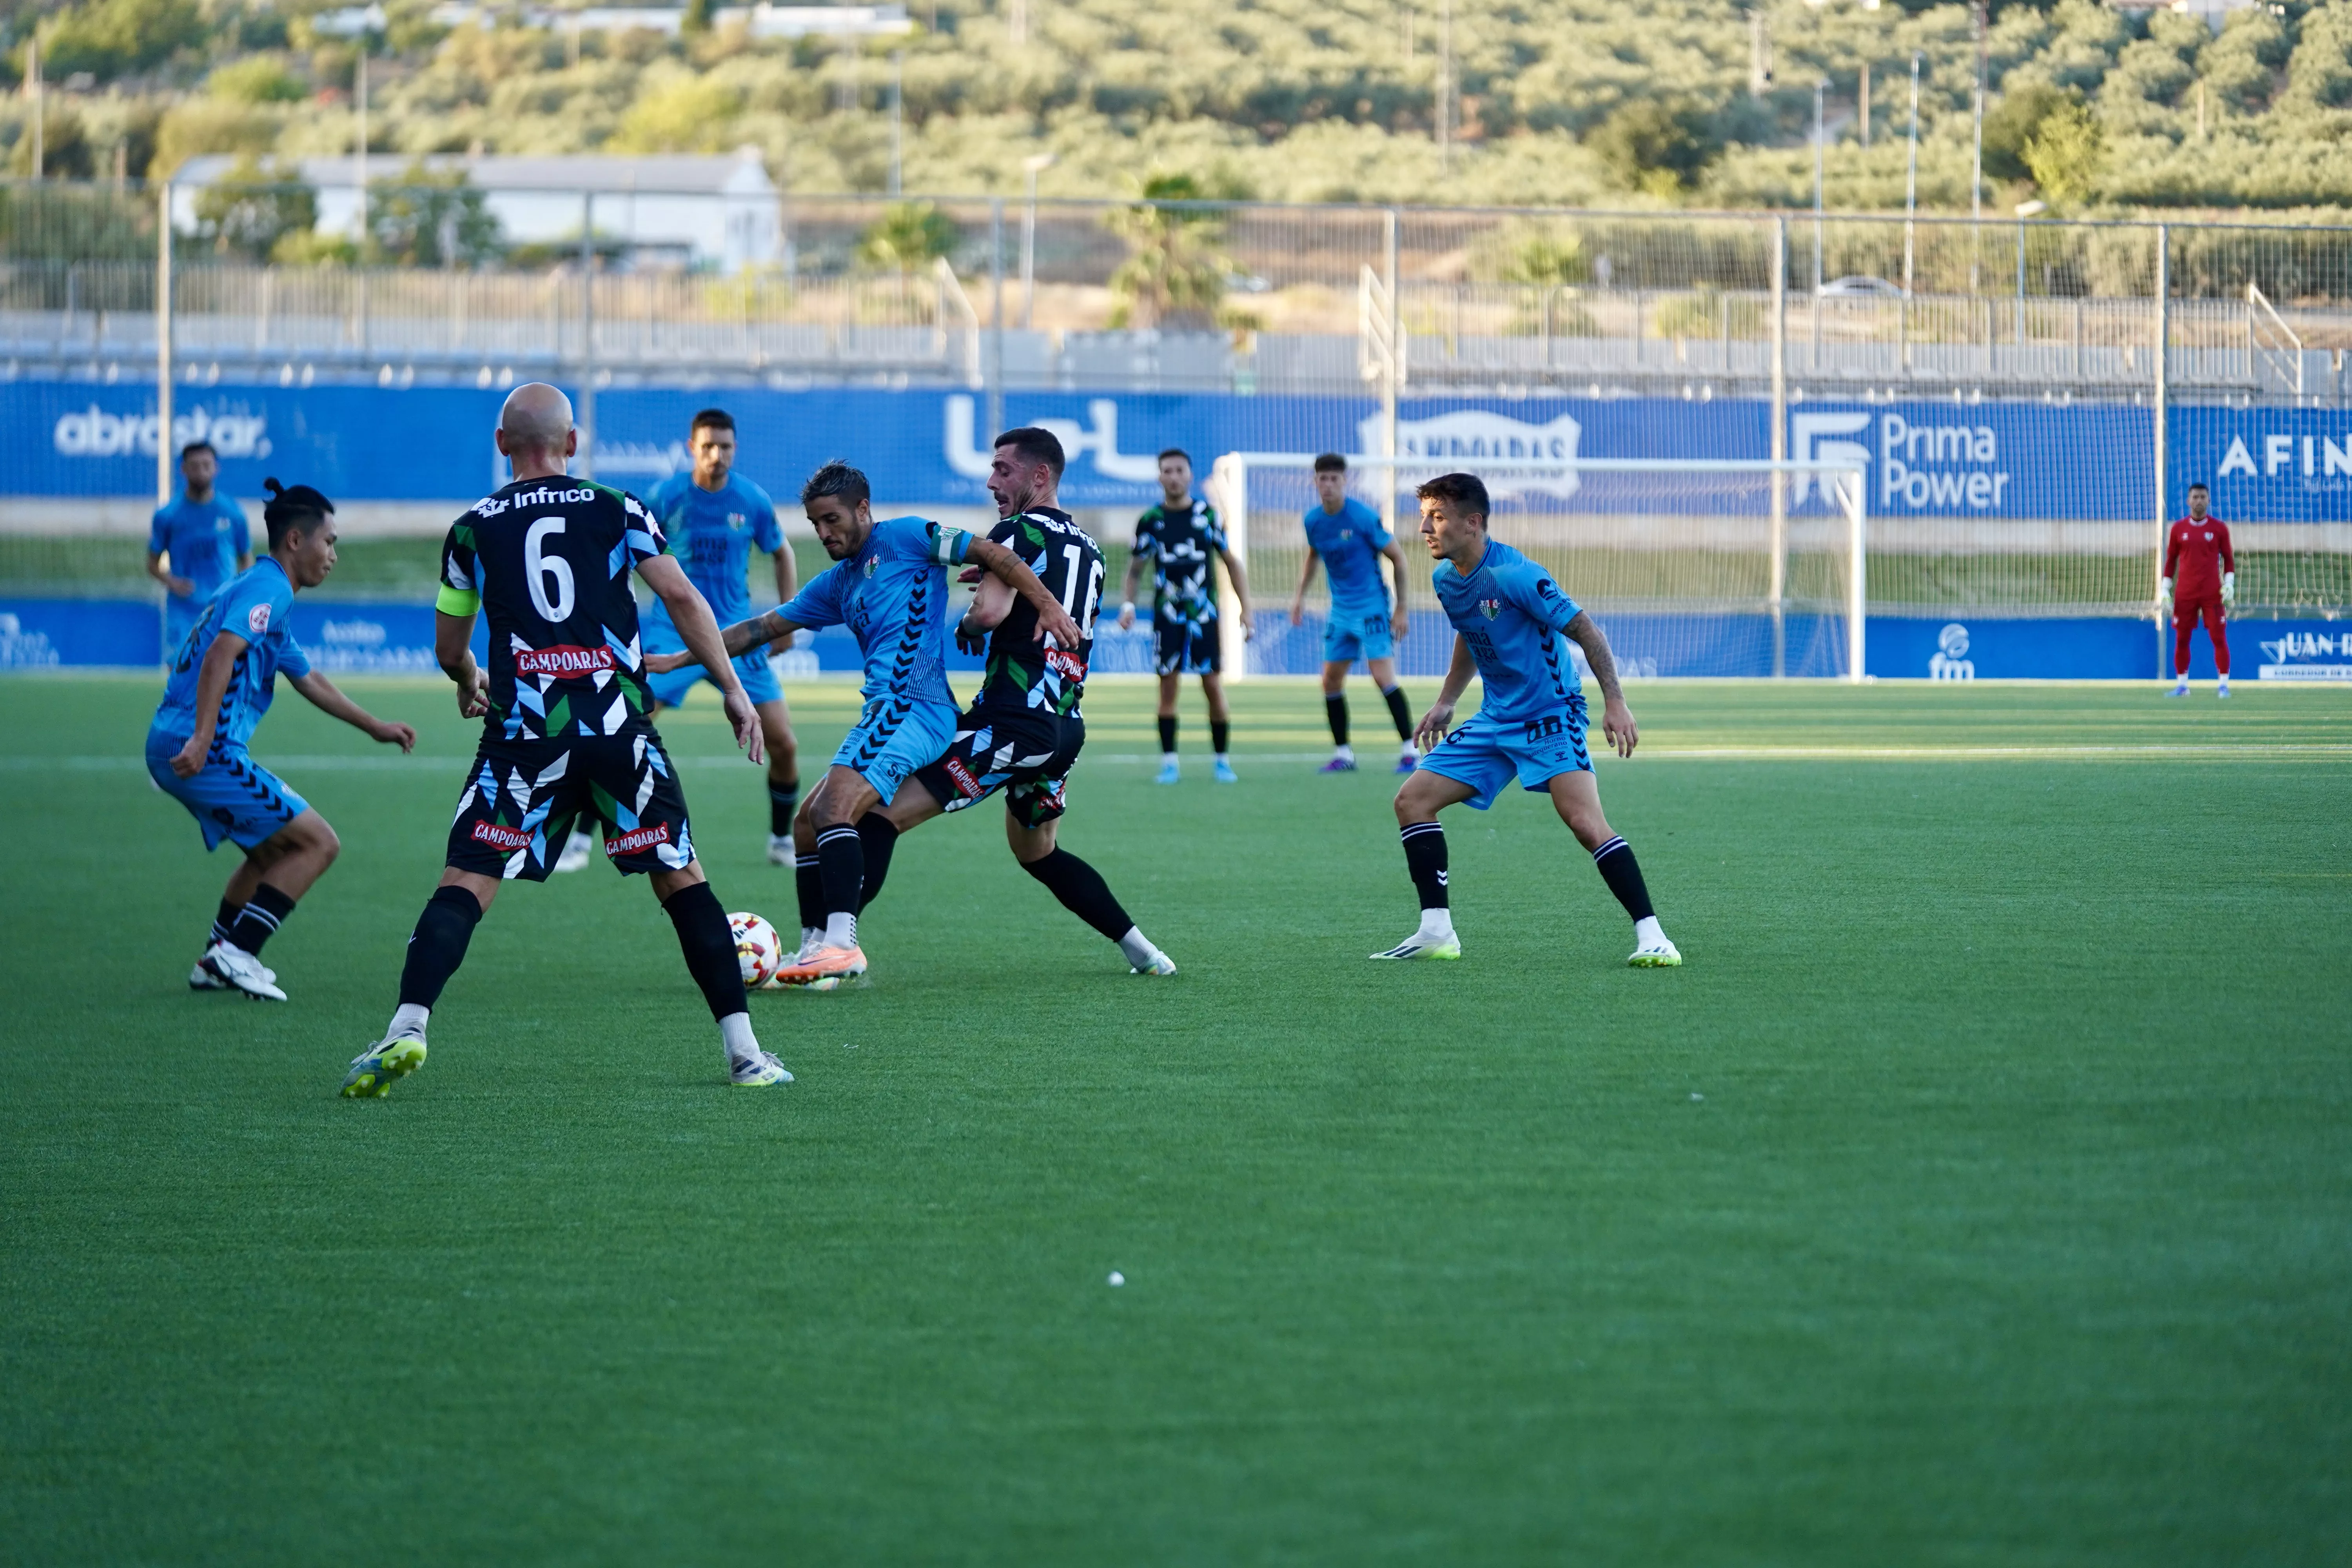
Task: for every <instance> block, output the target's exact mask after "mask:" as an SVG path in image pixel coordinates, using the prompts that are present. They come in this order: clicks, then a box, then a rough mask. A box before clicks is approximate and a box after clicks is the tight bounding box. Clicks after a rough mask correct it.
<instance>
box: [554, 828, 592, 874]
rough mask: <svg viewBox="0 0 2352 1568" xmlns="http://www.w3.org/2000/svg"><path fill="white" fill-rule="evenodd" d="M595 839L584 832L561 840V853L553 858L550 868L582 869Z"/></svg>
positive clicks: (586, 865)
mask: <svg viewBox="0 0 2352 1568" xmlns="http://www.w3.org/2000/svg"><path fill="white" fill-rule="evenodd" d="M595 848H596V841H595V840H594V839H593V838H591V837H588V836H587V835H586V834H584V833H575V834H573V835H572V837H569V838H567V839H565V840H564V841H563V853H562V854H561V855H558V856H557V857H556V858H555V865H554V866H553V867H552V869H554V870H557V871H584V870H586V869H587V868H588V857H589V856H590V855H591V854H593V852H594V851H595Z"/></svg>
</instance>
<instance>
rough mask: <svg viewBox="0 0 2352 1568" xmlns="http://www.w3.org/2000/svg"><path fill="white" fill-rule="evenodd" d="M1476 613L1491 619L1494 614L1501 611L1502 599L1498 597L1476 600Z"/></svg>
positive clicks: (1499, 613) (1498, 613)
mask: <svg viewBox="0 0 2352 1568" xmlns="http://www.w3.org/2000/svg"><path fill="white" fill-rule="evenodd" d="M1478 613H1479V614H1480V615H1482V616H1486V618H1487V619H1488V620H1490V621H1491V620H1493V619H1494V618H1495V617H1496V616H1499V615H1501V614H1502V613H1503V601H1502V600H1500V599H1481V600H1479V601H1478Z"/></svg>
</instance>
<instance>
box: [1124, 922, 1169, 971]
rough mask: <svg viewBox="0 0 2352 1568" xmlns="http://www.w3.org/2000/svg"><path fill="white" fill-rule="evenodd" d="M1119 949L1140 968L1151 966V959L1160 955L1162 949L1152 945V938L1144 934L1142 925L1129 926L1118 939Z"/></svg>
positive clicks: (1130, 961) (1129, 961)
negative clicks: (1125, 932)
mask: <svg viewBox="0 0 2352 1568" xmlns="http://www.w3.org/2000/svg"><path fill="white" fill-rule="evenodd" d="M1118 950H1119V952H1123V953H1125V954H1127V961H1128V963H1131V964H1133V965H1135V967H1136V968H1138V969H1144V968H1148V967H1150V963H1151V961H1152V960H1153V959H1155V958H1157V957H1159V956H1160V950H1159V949H1158V948H1156V947H1154V946H1152V945H1151V939H1150V937H1148V936H1146V935H1144V934H1143V930H1142V928H1141V927H1140V926H1129V927H1128V928H1127V934H1126V935H1125V936H1123V937H1120V938H1119V939H1118Z"/></svg>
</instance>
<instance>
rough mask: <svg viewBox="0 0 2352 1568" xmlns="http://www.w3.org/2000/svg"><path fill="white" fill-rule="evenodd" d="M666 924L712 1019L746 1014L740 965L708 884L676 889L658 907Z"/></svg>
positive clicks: (724, 915)
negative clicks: (672, 930) (672, 929)
mask: <svg viewBox="0 0 2352 1568" xmlns="http://www.w3.org/2000/svg"><path fill="white" fill-rule="evenodd" d="M662 912H663V913H664V914H666V915H667V916H669V923H670V924H672V925H674V926H676V927H677V945H678V951H680V952H683V953H685V954H686V972H687V973H688V974H691V975H693V976H694V983H695V984H697V985H699V986H701V987H702V999H703V1000H704V1001H705V1002H708V1003H709V1004H710V1016H712V1017H714V1018H725V1017H730V1016H733V1015H735V1014H737V1013H748V1012H750V1011H751V1003H750V1002H749V1001H747V1000H745V999H744V995H743V962H742V960H740V958H738V957H736V956H735V933H734V932H733V931H730V930H728V929H727V911H726V910H722V909H720V908H719V895H718V894H716V893H714V892H712V891H711V890H710V884H709V883H708V882H697V883H696V884H695V885H694V886H692V887H691V888H680V889H678V890H677V892H675V893H672V894H671V895H670V896H669V902H667V903H666V904H664V905H663V906H662Z"/></svg>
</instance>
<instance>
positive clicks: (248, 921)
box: [228, 882, 294, 958]
mask: <svg viewBox="0 0 2352 1568" xmlns="http://www.w3.org/2000/svg"><path fill="white" fill-rule="evenodd" d="M293 912H294V900H291V899H289V898H288V897H287V896H286V895H285V894H284V893H281V892H279V891H278V889H275V888H273V887H271V886H270V885H269V884H268V883H267V882H264V883H262V884H261V886H259V887H258V888H256V889H253V902H251V903H249V904H247V905H246V906H245V908H244V909H242V910H238V911H237V917H236V924H235V925H233V926H231V927H229V928H228V939H229V941H231V942H235V943H236V945H237V946H239V947H241V948H243V949H245V951H246V952H249V953H251V954H253V955H254V956H255V957H256V958H258V957H260V956H261V944H262V943H263V942H268V940H269V939H270V938H271V937H273V936H276V935H277V934H278V923H279V922H280V921H284V920H285V918H286V917H287V916H288V915H290V914H292V913H293Z"/></svg>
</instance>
